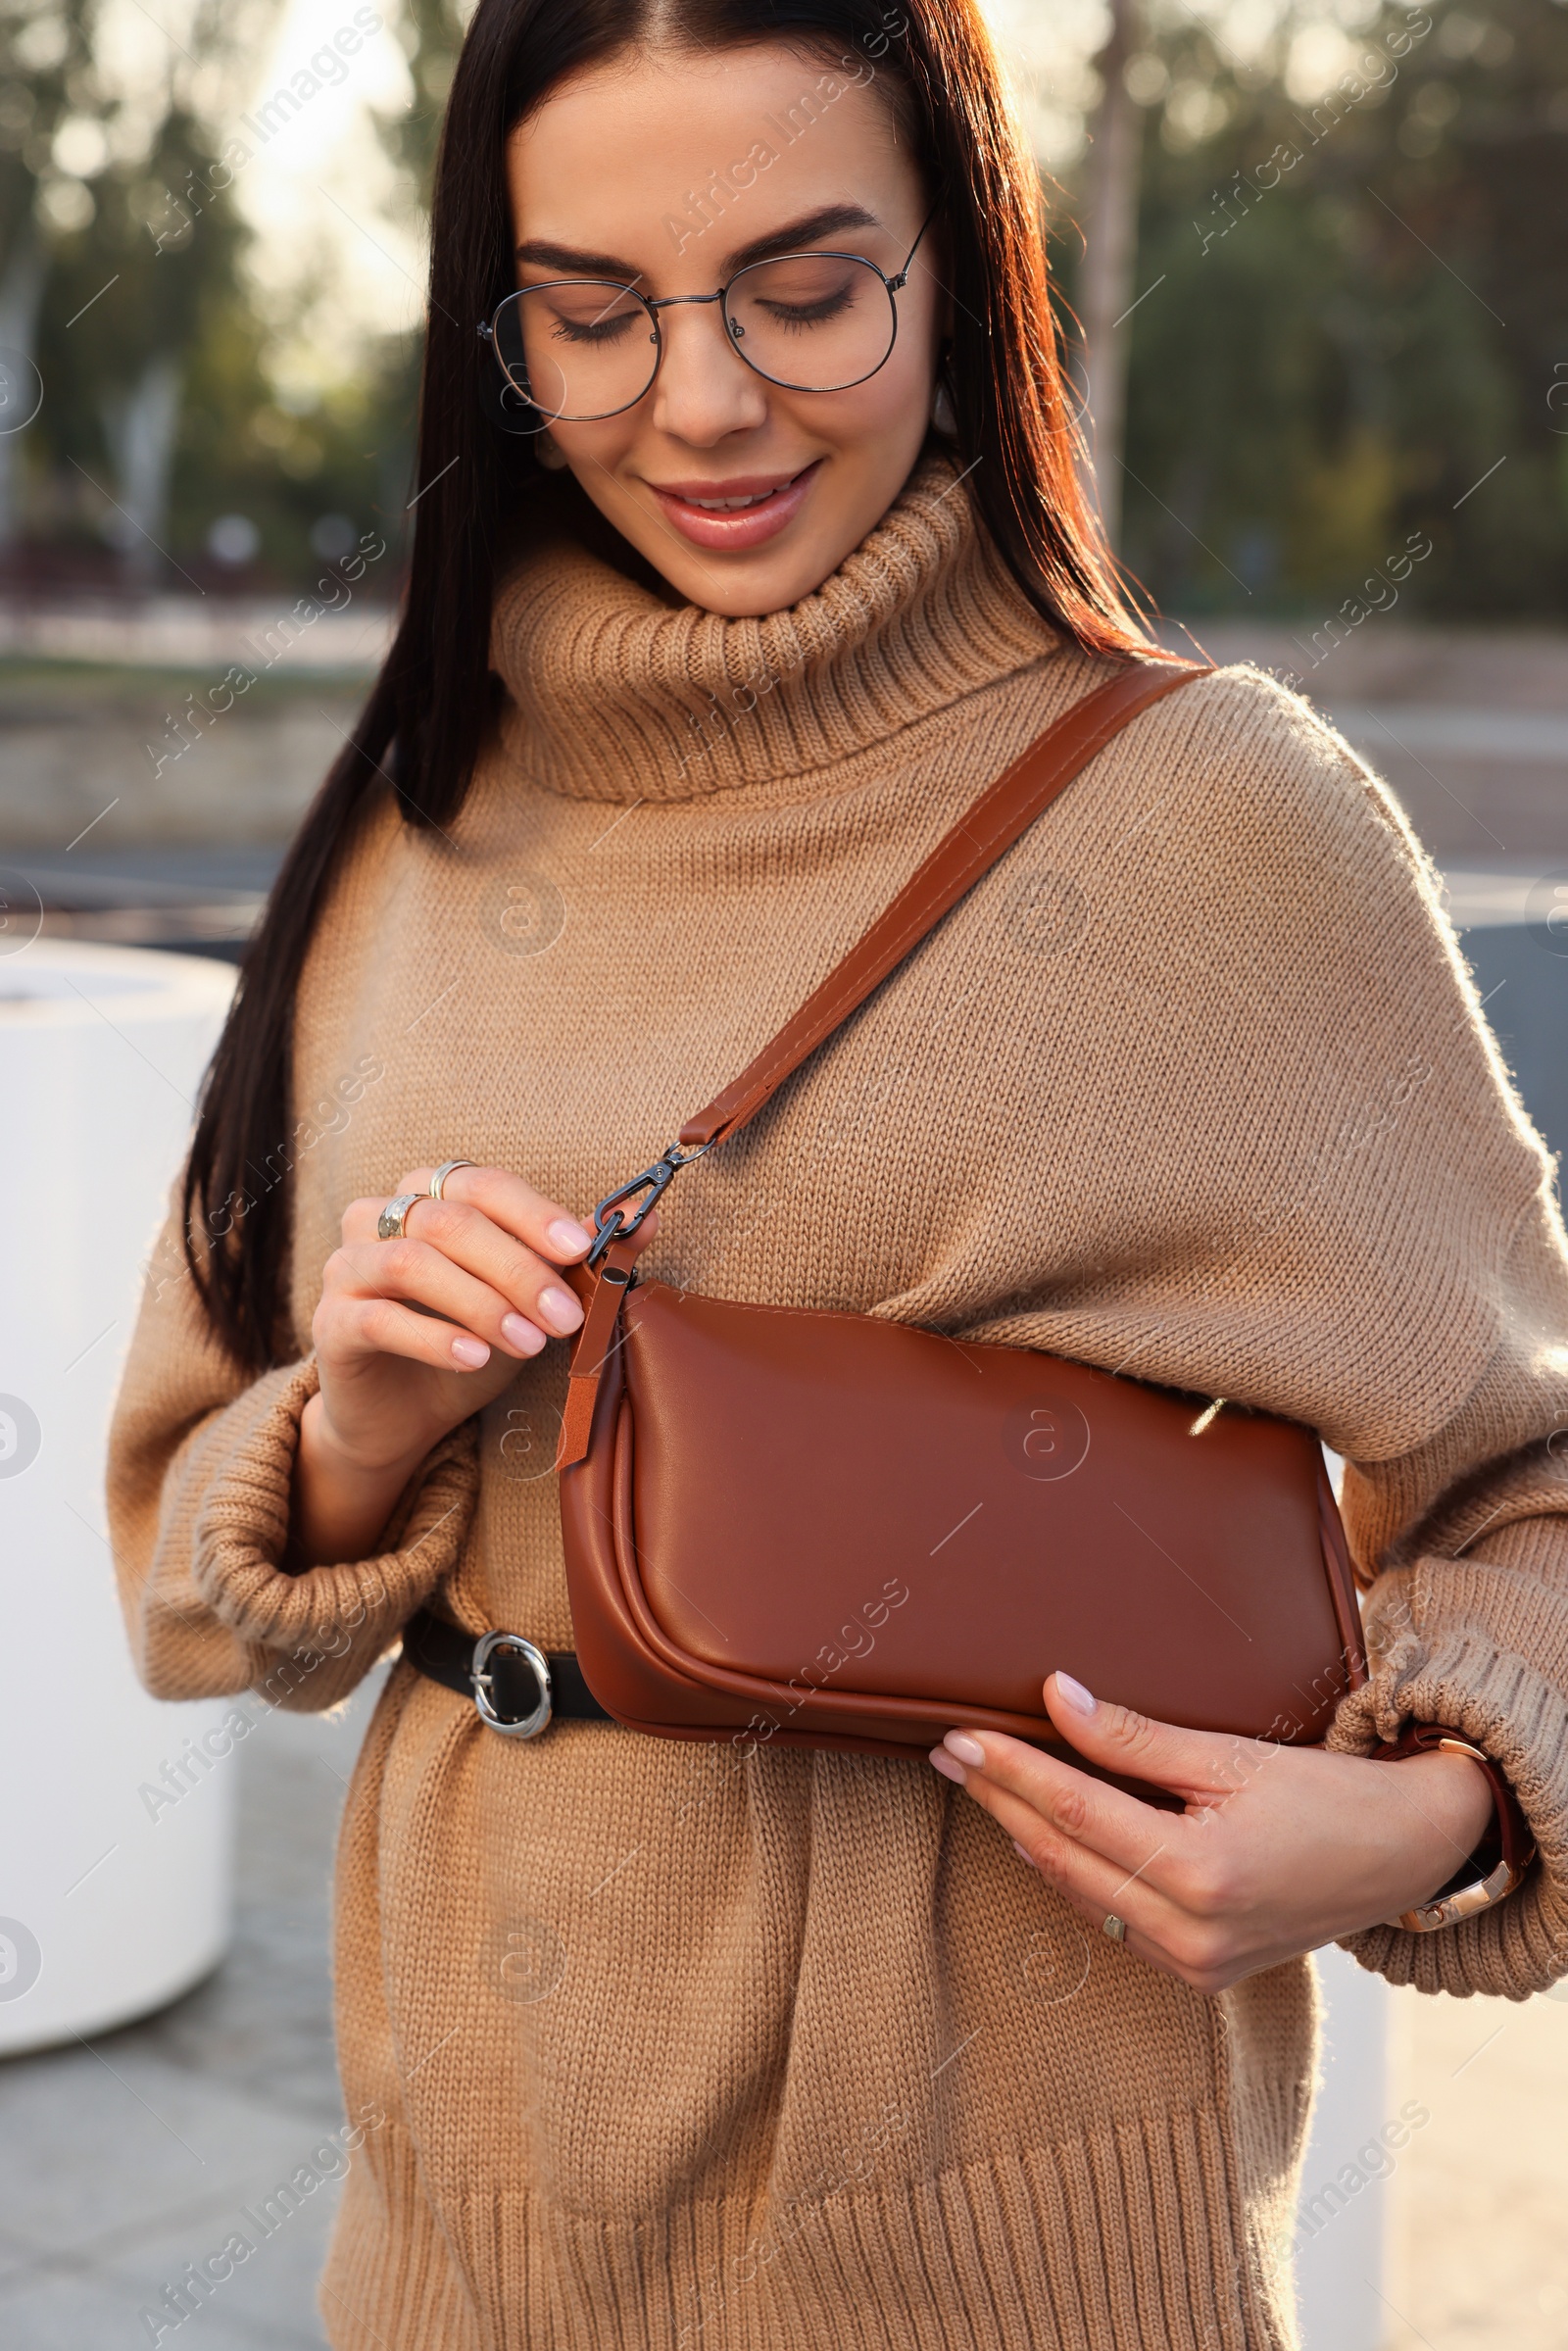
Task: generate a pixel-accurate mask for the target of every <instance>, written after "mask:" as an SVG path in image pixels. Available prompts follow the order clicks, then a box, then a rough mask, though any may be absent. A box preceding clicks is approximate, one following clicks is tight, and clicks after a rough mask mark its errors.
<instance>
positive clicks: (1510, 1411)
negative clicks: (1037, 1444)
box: [1329, 1191, 1568, 1999]
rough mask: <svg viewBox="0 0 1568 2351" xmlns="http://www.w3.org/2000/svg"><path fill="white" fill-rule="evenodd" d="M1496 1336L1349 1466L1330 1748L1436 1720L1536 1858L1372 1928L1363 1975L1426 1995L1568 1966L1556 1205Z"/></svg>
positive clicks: (1567, 1686)
mask: <svg viewBox="0 0 1568 2351" xmlns="http://www.w3.org/2000/svg"><path fill="white" fill-rule="evenodd" d="M1502 1305H1503V1314H1502V1336H1501V1338H1500V1340H1499V1343H1498V1345H1497V1347H1496V1348H1495V1352H1494V1353H1493V1355H1492V1357H1491V1359H1490V1361H1489V1362H1488V1364H1487V1367H1486V1370H1485V1372H1484V1373H1483V1375H1482V1378H1481V1380H1480V1381H1479V1382H1478V1384H1477V1385H1476V1387H1475V1388H1474V1389H1473V1390H1472V1392H1471V1394H1470V1395H1469V1396H1467V1397H1466V1398H1465V1400H1464V1402H1463V1403H1462V1404H1461V1405H1460V1407H1459V1408H1458V1410H1457V1411H1456V1412H1454V1413H1453V1414H1452V1415H1451V1417H1450V1418H1449V1419H1447V1420H1446V1422H1445V1423H1444V1425H1443V1427H1442V1428H1441V1429H1439V1430H1438V1431H1437V1433H1436V1434H1435V1435H1434V1436H1432V1437H1431V1438H1429V1439H1428V1440H1427V1441H1426V1443H1425V1444H1423V1445H1420V1446H1419V1447H1418V1448H1416V1449H1414V1450H1412V1451H1411V1452H1409V1453H1406V1454H1404V1455H1402V1456H1401V1457H1399V1458H1397V1459H1395V1460H1390V1461H1382V1462H1376V1463H1366V1462H1363V1463H1360V1464H1353V1463H1352V1464H1348V1466H1347V1470H1346V1489H1345V1516H1346V1523H1347V1530H1348V1535H1349V1538H1350V1543H1351V1548H1352V1551H1353V1553H1354V1555H1355V1556H1356V1558H1357V1559H1358V1561H1363V1562H1365V1561H1371V1562H1375V1563H1376V1572H1375V1574H1374V1578H1373V1581H1372V1585H1371V1590H1370V1592H1369V1594H1368V1597H1367V1602H1366V1609H1365V1620H1366V1630H1367V1645H1368V1650H1369V1653H1370V1657H1371V1661H1372V1671H1371V1674H1370V1677H1369V1679H1368V1681H1367V1683H1366V1684H1365V1686H1364V1687H1363V1688H1362V1689H1361V1690H1357V1691H1355V1692H1354V1693H1353V1694H1352V1695H1351V1696H1350V1697H1348V1698H1347V1699H1346V1700H1345V1702H1344V1703H1343V1705H1342V1706H1341V1708H1340V1712H1339V1715H1338V1718H1337V1720H1336V1722H1335V1725H1334V1728H1333V1731H1332V1733H1331V1735H1330V1739H1329V1744H1330V1745H1331V1746H1334V1747H1338V1748H1340V1749H1341V1750H1342V1751H1348V1752H1350V1753H1365V1752H1366V1751H1367V1750H1368V1749H1370V1748H1371V1747H1373V1746H1374V1745H1376V1743H1377V1742H1378V1740H1380V1739H1390V1738H1393V1737H1395V1736H1396V1735H1397V1732H1398V1730H1399V1729H1400V1728H1401V1727H1402V1726H1403V1725H1404V1724H1405V1723H1408V1722H1431V1723H1441V1724H1443V1725H1445V1726H1446V1728H1448V1729H1450V1730H1453V1731H1456V1732H1458V1733H1459V1734H1460V1735H1461V1736H1462V1737H1464V1738H1466V1739H1470V1740H1471V1741H1472V1742H1473V1743H1474V1744H1475V1745H1477V1746H1479V1747H1482V1748H1484V1749H1485V1750H1486V1752H1487V1753H1488V1754H1489V1755H1490V1756H1492V1758H1493V1759H1494V1761H1495V1762H1496V1763H1498V1764H1500V1765H1501V1767H1502V1769H1503V1771H1504V1772H1505V1773H1506V1775H1507V1777H1508V1781H1509V1784H1510V1785H1511V1787H1512V1788H1513V1790H1514V1792H1515V1794H1516V1795H1517V1796H1518V1798H1519V1802H1520V1805H1521V1807H1522V1808H1523V1811H1524V1814H1525V1817H1526V1819H1527V1820H1528V1822H1529V1824H1530V1828H1531V1832H1532V1834H1533V1836H1534V1837H1535V1839H1536V1843H1537V1847H1538V1850H1539V1855H1540V1858H1539V1861H1538V1862H1537V1864H1536V1866H1535V1867H1534V1868H1533V1869H1532V1871H1531V1872H1530V1875H1529V1876H1528V1878H1527V1879H1526V1881H1525V1883H1524V1885H1523V1886H1520V1887H1519V1888H1518V1890H1517V1891H1516V1892H1514V1893H1513V1894H1511V1895H1509V1896H1508V1898H1507V1899H1506V1900H1505V1901H1503V1902H1501V1903H1498V1904H1497V1905H1495V1907H1494V1908H1493V1909H1491V1910H1486V1911H1482V1912H1481V1913H1480V1914H1479V1915H1478V1916H1476V1917H1474V1918H1470V1919H1465V1920H1462V1921H1461V1922H1460V1923H1459V1924H1458V1925H1457V1926H1453V1927H1446V1928H1444V1929H1443V1930H1441V1931H1440V1932H1439V1933H1437V1934H1435V1935H1412V1934H1409V1933H1408V1932H1406V1931H1405V1930H1404V1929H1402V1928H1399V1927H1388V1926H1380V1927H1371V1928H1368V1929H1367V1930H1366V1931H1365V1932H1364V1933H1362V1934H1360V1935H1351V1936H1348V1937H1347V1938H1346V1948H1347V1949H1348V1950H1349V1951H1351V1952H1352V1953H1353V1954H1354V1956H1355V1957H1356V1959H1358V1960H1359V1961H1360V1963H1361V1965H1362V1966H1363V1967H1367V1968H1371V1969H1374V1970H1376V1971H1377V1972H1378V1973H1379V1974H1381V1975H1384V1976H1387V1977H1388V1978H1389V1980H1390V1982H1391V1983H1394V1984H1414V1985H1415V1986H1416V1987H1417V1989H1419V1990H1422V1991H1447V1992H1455V1993H1460V1994H1463V1993H1468V1992H1495V1993H1502V1994H1504V1995H1505V1996H1507V1997H1508V1998H1511V1999H1525V1998H1527V1997H1528V1996H1529V1995H1530V1994H1531V1993H1532V1992H1537V1991H1542V1990H1544V1989H1545V1988H1546V1986H1547V1985H1548V1984H1553V1983H1554V1982H1556V1980H1557V1979H1558V1978H1559V1977H1560V1976H1562V1975H1563V1974H1564V1972H1565V1971H1568V1428H1565V1427H1563V1426H1561V1425H1559V1424H1560V1423H1561V1422H1562V1421H1564V1420H1568V1345H1565V1338H1568V1269H1565V1264H1564V1249H1563V1238H1562V1229H1561V1225H1560V1223H1559V1221H1558V1218H1557V1214H1556V1209H1555V1206H1554V1203H1553V1201H1552V1200H1551V1198H1550V1195H1549V1193H1547V1192H1545V1191H1543V1193H1542V1195H1541V1196H1540V1197H1539V1199H1538V1200H1536V1201H1535V1202H1534V1203H1533V1204H1532V1206H1531V1208H1530V1209H1529V1211H1528V1212H1527V1214H1526V1216H1525V1218H1524V1220H1523V1222H1522V1224H1521V1226H1520V1228H1519V1231H1518V1233H1517V1235H1516V1237H1515V1240H1514V1244H1513V1247H1512V1249H1511V1250H1510V1251H1509V1254H1508V1257H1507V1260H1506V1264H1505V1297H1504V1298H1503V1300H1502Z"/></svg>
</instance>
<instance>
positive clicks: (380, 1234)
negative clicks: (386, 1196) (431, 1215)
mask: <svg viewBox="0 0 1568 2351" xmlns="http://www.w3.org/2000/svg"><path fill="white" fill-rule="evenodd" d="M429 1198H430V1195H429V1193H428V1192H400V1193H399V1194H398V1196H397V1199H396V1200H388V1201H387V1203H386V1206H385V1207H384V1208H383V1209H382V1210H381V1213H380V1215H379V1216H378V1217H377V1218H376V1222H375V1237H376V1239H377V1241H406V1240H407V1239H408V1222H409V1210H410V1209H411V1208H412V1207H413V1205H414V1203H415V1201H416V1200H428V1199H429Z"/></svg>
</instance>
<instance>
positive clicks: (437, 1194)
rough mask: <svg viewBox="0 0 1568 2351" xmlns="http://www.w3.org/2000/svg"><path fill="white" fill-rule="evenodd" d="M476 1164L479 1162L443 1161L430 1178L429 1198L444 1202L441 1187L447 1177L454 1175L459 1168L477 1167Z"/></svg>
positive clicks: (465, 1160) (475, 1160) (474, 1160)
mask: <svg viewBox="0 0 1568 2351" xmlns="http://www.w3.org/2000/svg"><path fill="white" fill-rule="evenodd" d="M478 1164H479V1162H478V1160H477V1159H443V1160H442V1162H441V1164H440V1166H439V1167H438V1168H437V1169H436V1171H435V1173H434V1175H433V1176H432V1177H431V1178H430V1198H431V1199H432V1200H445V1199H446V1194H445V1193H444V1192H443V1191H442V1189H441V1187H442V1185H443V1184H444V1183H445V1182H446V1180H447V1178H448V1176H449V1175H455V1174H456V1173H457V1171H458V1169H459V1168H460V1167H477V1166H478Z"/></svg>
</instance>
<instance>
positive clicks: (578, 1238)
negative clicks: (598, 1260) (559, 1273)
mask: <svg viewBox="0 0 1568 2351" xmlns="http://www.w3.org/2000/svg"><path fill="white" fill-rule="evenodd" d="M547 1238H548V1239H549V1240H551V1241H553V1242H554V1243H555V1245H556V1247H557V1249H560V1251H561V1253H562V1255H563V1256H564V1257H574V1256H576V1255H577V1253H578V1252H579V1250H581V1249H588V1248H589V1247H591V1245H592V1242H593V1235H592V1233H585V1232H584V1231H583V1229H582V1226H581V1225H580V1224H574V1223H573V1222H572V1220H571V1218H570V1217H569V1216H558V1217H557V1218H556V1221H555V1223H554V1224H553V1225H552V1226H551V1228H550V1231H549V1234H548V1235H547Z"/></svg>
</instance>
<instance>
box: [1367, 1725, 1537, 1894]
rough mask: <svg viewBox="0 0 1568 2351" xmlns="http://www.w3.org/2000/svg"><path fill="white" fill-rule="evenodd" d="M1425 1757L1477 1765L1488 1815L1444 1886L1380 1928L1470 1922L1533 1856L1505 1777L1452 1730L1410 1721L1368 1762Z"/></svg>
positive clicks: (1509, 1888)
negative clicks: (1487, 1794)
mask: <svg viewBox="0 0 1568 2351" xmlns="http://www.w3.org/2000/svg"><path fill="white" fill-rule="evenodd" d="M1431 1754H1449V1755H1468V1756H1469V1757H1470V1760H1471V1762H1472V1763H1479V1764H1480V1766H1481V1768H1482V1770H1483V1771H1484V1772H1485V1773H1486V1775H1487V1778H1488V1780H1489V1781H1490V1782H1491V1784H1492V1796H1493V1804H1494V1817H1493V1822H1492V1826H1491V1828H1490V1829H1489V1830H1488V1831H1487V1834H1486V1836H1485V1837H1483V1838H1482V1840H1481V1842H1480V1844H1479V1845H1477V1847H1476V1849H1475V1851H1474V1852H1473V1853H1472V1854H1471V1855H1470V1857H1469V1859H1468V1860H1467V1861H1464V1862H1462V1863H1461V1864H1460V1866H1459V1868H1458V1869H1456V1870H1455V1871H1454V1874H1453V1876H1452V1877H1451V1878H1450V1879H1449V1880H1448V1883H1447V1884H1446V1886H1439V1888H1438V1890H1437V1892H1436V1893H1435V1894H1434V1895H1433V1897H1432V1899H1431V1901H1430V1902H1423V1903H1421V1905H1420V1906H1419V1908H1417V1909H1415V1910H1404V1911H1401V1912H1400V1914H1399V1916H1398V1917H1397V1919H1386V1920H1385V1921H1384V1925H1385V1926H1389V1927H1403V1928H1404V1929H1405V1930H1406V1931H1407V1932H1408V1933H1409V1934H1411V1935H1435V1934H1436V1933H1437V1931H1438V1929H1439V1928H1440V1927H1451V1926H1453V1925H1454V1924H1455V1922H1456V1921H1457V1920H1459V1919H1468V1918H1474V1917H1475V1915H1476V1913H1477V1911H1480V1910H1490V1909H1492V1908H1493V1906H1494V1905H1495V1903H1497V1902H1500V1901H1502V1900H1503V1898H1504V1897H1505V1896H1506V1895H1508V1894H1511V1893H1512V1892H1513V1890H1514V1887H1515V1886H1518V1885H1520V1884H1521V1883H1522V1882H1523V1879H1524V1875H1525V1872H1526V1871H1527V1870H1528V1869H1529V1867H1530V1864H1531V1863H1532V1862H1533V1861H1534V1859H1535V1857H1536V1844H1535V1839H1534V1837H1532V1836H1531V1834H1530V1827H1529V1823H1528V1822H1527V1821H1526V1819H1525V1816H1524V1814H1523V1812H1522V1811H1521V1810H1520V1807H1519V1799H1518V1797H1517V1796H1516V1795H1515V1794H1514V1792H1513V1789H1512V1788H1510V1787H1509V1785H1508V1781H1507V1777H1506V1775H1505V1774H1504V1773H1503V1772H1502V1771H1501V1770H1500V1769H1499V1767H1498V1766H1497V1765H1496V1764H1495V1763H1494V1762H1493V1760H1492V1757H1491V1756H1490V1755H1488V1754H1485V1753H1484V1752H1483V1751H1482V1749H1481V1748H1480V1747H1478V1746H1473V1745H1472V1744H1471V1742H1470V1740H1469V1739H1461V1738H1460V1737H1459V1735H1458V1733H1457V1732H1456V1731H1448V1730H1446V1729H1445V1728H1444V1726H1443V1725H1442V1724H1441V1723H1411V1724H1409V1725H1407V1727H1406V1728H1405V1729H1404V1730H1403V1731H1401V1732H1400V1734H1399V1736H1398V1738H1397V1739H1385V1740H1384V1741H1383V1743H1382V1745H1381V1746H1377V1747H1374V1748H1373V1750H1372V1754H1371V1758H1370V1760H1371V1761H1372V1762H1373V1763H1400V1762H1402V1761H1403V1760H1404V1759H1405V1757H1406V1756H1409V1755H1431Z"/></svg>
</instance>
